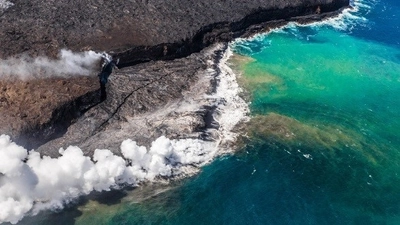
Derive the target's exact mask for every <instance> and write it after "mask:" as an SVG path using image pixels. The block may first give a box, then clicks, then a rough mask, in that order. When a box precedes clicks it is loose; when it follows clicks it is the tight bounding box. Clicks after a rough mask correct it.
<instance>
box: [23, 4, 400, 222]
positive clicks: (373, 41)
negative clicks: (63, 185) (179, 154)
mask: <svg viewBox="0 0 400 225" xmlns="http://www.w3.org/2000/svg"><path fill="white" fill-rule="evenodd" d="M361 3H362V4H361ZM353 4H355V5H357V9H358V11H357V12H352V15H353V16H352V17H351V18H347V19H346V18H344V19H342V20H340V21H336V22H335V21H332V22H331V23H332V24H335V23H336V26H334V27H332V26H327V25H309V26H296V25H289V26H287V27H285V28H283V29H280V30H277V31H274V32H272V33H269V34H266V35H261V36H257V37H256V38H254V39H251V40H238V41H237V42H235V43H233V44H232V46H231V48H232V51H233V53H234V54H233V56H232V57H231V59H230V61H229V62H230V63H231V65H232V68H234V70H235V71H236V72H237V73H238V74H241V75H240V79H239V80H240V84H241V85H242V86H243V87H244V88H245V90H246V95H245V96H246V98H247V100H248V101H250V102H251V104H250V108H251V117H252V120H251V121H250V123H249V126H248V127H247V128H246V129H247V130H246V132H247V135H248V137H246V138H243V140H242V141H241V143H242V144H241V146H240V147H239V148H240V149H238V152H237V153H236V154H234V155H230V156H224V157H221V158H218V159H216V160H215V161H214V162H213V163H211V164H210V165H208V166H206V167H204V168H203V170H202V172H201V173H199V174H198V175H196V176H195V177H192V178H188V179H186V180H183V181H180V182H179V183H177V184H176V185H173V186H172V187H171V186H169V188H168V189H167V190H164V189H163V188H160V190H163V191H162V193H158V194H157V195H154V196H152V197H150V198H147V199H146V200H142V201H128V200H126V201H121V200H120V199H119V198H117V200H116V202H112V199H111V198H110V199H106V200H105V201H104V202H102V203H98V202H92V201H89V202H88V203H87V204H85V206H81V207H80V208H79V210H78V209H75V208H72V209H67V210H64V211H62V212H60V213H50V214H49V215H47V214H43V215H44V216H43V215H42V214H41V216H39V217H34V218H25V219H24V220H23V221H22V222H21V224H110V225H111V224H113V225H114V224H115V225H121V224H192V225H194V224H271V225H286V224H290V225H291V224H293V225H295V224H296V225H303V224H304V225H305V224H310V225H311V224H312V225H314V224H315V225H320V224H355V225H356V224H362V225H369V224H371V225H372V224H400V137H399V134H400V28H399V27H400V17H399V16H400V2H399V1H397V0H379V1H372V0H370V1H368V0H365V1H363V2H353ZM342 22H343V23H342ZM339 27H340V29H339ZM114 197H115V196H114Z"/></svg>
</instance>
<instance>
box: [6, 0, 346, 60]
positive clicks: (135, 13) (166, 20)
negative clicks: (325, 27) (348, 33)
mask: <svg viewBox="0 0 400 225" xmlns="http://www.w3.org/2000/svg"><path fill="white" fill-rule="evenodd" d="M12 2H13V3H14V6H12V7H10V8H9V9H7V10H6V11H5V12H4V14H3V15H1V17H0V24H1V26H0V43H7V44H2V47H1V48H0V58H4V57H7V56H10V55H15V54H19V53H22V52H29V53H31V54H39V53H45V54H53V55H55V54H56V53H57V52H58V51H59V49H60V48H69V49H73V50H84V49H95V50H106V51H110V50H114V51H118V52H119V51H124V50H126V49H128V48H133V47H138V46H156V45H160V44H173V43H180V42H190V41H191V40H192V39H195V38H200V37H199V36H198V35H200V36H201V33H204V31H205V30H207V29H210V25H211V26H213V25H214V26H222V25H226V24H230V25H229V29H231V30H232V31H233V32H237V31H238V30H239V29H242V28H243V26H248V25H251V24H257V23H261V22H265V21H268V20H276V19H284V20H285V19H287V18H289V17H293V16H299V15H309V14H313V13H315V12H316V10H317V8H318V7H320V9H321V13H323V12H331V11H335V10H337V9H339V8H340V7H343V6H346V5H348V4H349V0H252V1H246V0H229V1H227V0H216V1H204V0H202V1H198V0H186V1H181V0H168V1H165V0H122V1H104V0H87V1H77V0H70V1H43V0H30V1H22V0H15V1H12ZM228 33H229V32H228ZM196 35H197V36H196ZM230 35H232V34H228V36H230ZM237 35H238V34H236V36H237ZM220 39H226V38H220ZM210 41H211V40H210Z"/></svg>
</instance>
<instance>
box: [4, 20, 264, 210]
mask: <svg viewBox="0 0 400 225" xmlns="http://www.w3.org/2000/svg"><path fill="white" fill-rule="evenodd" d="M269 29H270V28H269ZM210 49H211V50H210ZM205 51H209V52H212V53H209V55H207V54H205V55H206V56H192V57H198V58H197V59H196V60H198V59H199V58H201V60H203V63H204V62H206V64H207V66H206V68H203V69H201V71H202V72H200V73H199V72H198V71H196V73H195V74H196V75H195V76H196V79H194V83H193V84H192V85H190V87H189V89H187V90H184V91H183V92H182V96H184V100H182V99H181V100H179V101H176V100H175V101H171V102H168V104H166V105H164V106H163V107H162V108H161V109H158V110H157V111H155V112H150V113H148V112H145V113H138V115H139V116H137V115H136V113H135V117H136V118H134V119H133V118H129V117H127V116H124V119H123V120H125V121H123V122H122V123H120V122H116V121H117V120H118V121H120V118H118V119H115V118H112V117H111V118H108V119H107V123H108V124H111V125H110V126H107V127H103V128H102V129H101V130H100V132H98V134H97V135H94V136H91V137H89V138H86V140H84V142H83V144H82V142H80V144H81V145H82V146H83V148H86V149H87V148H89V147H90V146H92V148H93V146H94V145H93V143H94V142H96V143H97V142H98V141H97V140H96V139H102V137H104V136H107V135H108V134H110V133H115V131H116V130H121V132H122V133H121V136H118V135H116V136H112V137H118V138H119V139H120V138H121V137H125V136H126V135H127V132H128V131H129V133H130V134H129V135H131V132H132V129H128V130H126V129H125V130H124V128H127V127H128V126H130V125H132V124H134V123H135V122H137V121H139V120H143V121H146V123H149V121H150V124H151V123H152V124H153V125H155V126H156V127H158V128H159V127H163V129H164V128H165V125H167V126H170V128H168V129H170V130H173V129H176V127H174V125H178V126H182V123H183V124H184V125H187V127H186V128H187V129H186V130H185V129H182V127H181V128H178V129H177V130H179V131H180V132H181V133H179V132H172V133H171V132H170V130H168V129H165V130H164V131H162V132H161V133H163V132H164V133H166V134H167V136H170V137H171V139H169V143H167V145H168V146H171V147H172V149H173V150H172V152H173V154H176V155H178V156H179V158H180V160H182V159H183V161H180V162H179V163H178V164H175V166H176V165H178V167H175V168H174V165H173V164H171V165H172V167H168V170H170V171H171V173H164V174H163V172H162V173H160V174H159V175H160V177H161V179H158V178H156V177H157V176H159V175H158V174H156V175H155V176H153V175H151V179H150V180H152V179H154V178H155V180H156V181H159V182H163V181H167V180H168V179H170V178H171V177H170V176H172V177H175V178H183V177H186V176H190V175H193V174H194V173H196V172H198V170H199V168H200V167H201V166H203V165H205V164H207V163H209V162H211V161H212V160H213V159H214V158H215V157H216V156H219V155H221V154H226V153H230V152H231V150H232V149H231V147H232V145H233V144H234V141H235V139H236V137H237V135H238V134H237V133H234V132H232V130H233V129H234V128H235V126H236V125H237V124H240V123H241V122H243V121H246V120H248V117H247V114H248V112H249V111H248V107H247V103H245V102H244V100H243V99H241V98H240V97H239V95H238V94H239V92H240V88H239V86H238V84H237V82H236V77H235V74H234V73H233V72H232V70H231V69H230V68H229V67H228V66H227V64H226V62H227V60H228V59H229V57H230V54H231V52H230V50H229V48H228V47H227V44H225V45H224V44H219V45H217V46H214V47H210V48H208V49H206V50H204V51H203V52H202V53H199V55H200V54H203V53H204V52H205ZM194 55H196V54H194ZM151 63H153V62H151ZM142 66H143V67H145V66H146V65H142ZM157 66H158V65H157ZM143 67H142V68H143ZM142 68H140V66H139V69H138V70H140V69H142ZM123 72H125V71H121V72H118V74H121V73H123ZM135 72H136V71H130V70H129V69H128V71H126V74H128V79H131V78H132V77H133V74H135ZM129 74H130V75H129ZM116 75H117V74H116ZM204 77H206V78H208V79H209V80H207V79H206V80H202V78H204ZM118 79H119V78H117V79H115V80H111V82H110V87H109V88H110V89H111V90H113V88H114V89H116V88H119V87H120V85H119V84H120V83H118V82H122V81H123V79H124V78H121V79H122V80H118ZM198 84H203V85H207V84H208V85H210V84H211V87H210V86H209V87H208V88H207V87H205V86H201V87H199V86H198ZM145 85H146V86H147V85H148V84H145ZM201 88H205V90H201ZM200 90H201V91H200ZM199 91H200V92H199ZM189 92H191V93H192V94H194V95H193V96H191V95H188V93H189ZM199 93H202V95H204V99H202V100H200V101H199V99H198V97H197V96H198V95H199ZM111 95H113V92H112V93H111ZM123 97H124V98H126V95H125V96H123ZM128 97H129V96H128ZM113 100H115V99H113ZM121 101H122V100H121ZM125 101H126V99H123V101H122V103H121V102H120V103H118V104H124V103H125ZM196 101H197V104H199V102H201V104H200V108H196V107H197V106H199V105H197V106H193V105H192V103H193V102H196ZM183 102H184V103H188V104H186V105H185V104H183ZM202 104H203V105H202ZM204 104H206V105H204ZM103 107H104V108H103V109H102V110H106V111H107V110H109V109H107V105H103ZM177 107H178V108H179V107H181V108H182V109H184V110H179V109H178V108H177ZM188 107H189V108H190V110H191V113H189V115H188V111H187V109H188ZM167 108H170V111H169V112H168V113H167V116H169V118H166V117H164V118H162V119H161V121H162V123H159V122H160V119H157V120H153V121H151V119H150V120H149V118H151V117H152V116H153V117H158V116H159V115H160V113H161V112H162V113H164V114H165V110H166V109H167ZM171 109H173V110H174V112H172V111H171ZM117 110H119V112H123V111H124V108H123V106H122V105H121V107H119V108H118V109H117ZM185 110H186V111H185ZM167 111H168V110H167ZM87 113H88V115H90V113H91V110H89V111H88V112H87ZM92 113H93V111H92ZM116 113H117V112H114V113H113V116H114V115H115V114H116ZM151 114H152V115H151ZM149 116H150V117H149ZM185 116H188V117H187V118H186V119H187V120H182V123H179V122H177V121H179V118H184V117H185ZM119 117H120V116H119ZM193 118H194V119H193ZM232 118H234V119H232ZM91 119H92V118H90V117H86V118H85V117H84V118H80V119H79V120H78V121H77V122H76V123H75V124H73V125H72V128H68V129H69V130H68V131H67V133H66V134H67V135H65V136H64V137H63V138H64V140H62V143H67V144H68V145H69V144H70V143H68V142H67V141H66V140H68V132H71V133H73V132H75V131H77V130H79V127H80V125H81V124H82V123H85V121H86V122H87V121H89V120H91ZM130 119H132V120H130ZM113 120H114V121H113ZM166 122H167V123H166ZM191 122H194V123H197V124H198V125H197V126H195V127H193V125H192V124H190V123H191ZM102 124H104V122H102ZM161 125H162V126H161ZM74 126H75V127H77V130H74ZM144 126H146V124H143V126H142V128H143V127H144ZM199 127H200V128H202V129H201V130H196V129H197V128H199ZM153 128H154V127H152V128H147V129H153ZM188 130H189V131H192V133H190V132H188ZM193 131H194V132H193ZM102 132H103V133H102ZM137 132H143V130H138V131H137ZM78 135H81V133H79V134H78ZM153 135H158V134H153ZM65 137H67V138H65ZM173 137H176V138H177V139H176V140H174V139H173ZM183 138H186V139H190V140H191V141H189V142H185V141H182V140H184V139H183ZM90 139H91V140H90ZM148 139H149V138H148ZM178 139H179V140H178ZM124 140H125V139H124ZM153 140H154V139H153ZM193 140H197V141H193ZM167 142H168V141H167ZM59 143H60V142H57V140H55V141H51V142H49V143H48V144H46V145H44V146H42V147H41V149H40V150H39V151H41V153H44V154H45V155H50V156H55V155H54V150H53V152H46V149H50V148H51V146H57V145H58V144H59ZM73 143H74V142H73ZM78 143H79V142H78ZM143 143H145V144H147V147H148V150H147V152H150V151H151V147H150V146H149V145H148V144H150V143H149V140H143ZM9 144H10V143H9ZM108 144H109V143H108ZM135 144H136V142H135ZM112 145H115V143H112ZM199 145H203V147H199ZM49 146H50V147H49ZM58 146H59V145H58ZM103 146H107V143H105V145H103ZM182 146H184V147H182ZM204 146H206V147H204ZM59 147H60V146H59ZM137 147H139V148H140V145H137ZM96 148H97V147H96ZM100 149H103V148H102V147H101V148H100ZM142 149H143V148H142ZM198 149H201V150H200V151H198ZM210 149H211V150H210ZM111 150H112V151H113V152H114V153H117V154H118V153H119V154H118V155H120V154H121V153H120V152H119V150H118V149H115V146H114V149H111ZM66 151H67V150H66ZM93 151H94V150H91V151H90V150H89V151H87V150H84V151H83V152H84V155H85V156H84V155H83V154H82V156H84V157H86V156H87V155H89V156H90V155H92V156H93V154H95V151H94V152H93ZM61 152H63V151H61ZM31 153H32V152H31ZM164 153H165V152H163V153H161V154H160V152H157V153H156V154H155V155H157V157H159V156H167V155H166V154H169V153H171V152H167V153H166V154H164ZM63 154H65V152H63ZM163 154H164V155H163ZM173 154H172V155H173ZM182 154H183V155H185V154H186V155H190V156H191V158H190V159H188V160H187V161H185V159H184V157H183V155H182ZM196 154H197V156H201V158H196ZM124 156H125V158H127V156H126V155H124ZM169 156H171V155H169ZM117 157H118V156H117ZM95 158H96V156H95ZM46 159H47V158H46ZM132 159H133V158H131V160H132ZM160 160H163V159H162V157H161V159H160ZM164 160H165V158H164ZM166 165H167V164H166ZM141 166H143V165H141ZM139 170H140V169H139ZM179 170H180V171H179ZM142 176H144V177H143V178H142V179H143V180H142V182H143V181H144V180H145V179H144V178H145V175H143V174H141V175H140V178H141V177H142ZM140 178H139V179H133V180H134V181H133V182H132V180H131V181H130V182H131V184H134V185H137V184H139V183H140ZM165 178H167V179H165ZM116 180H118V179H116ZM122 180H123V179H122ZM136 181H139V183H136ZM128 183H129V182H128ZM107 188H109V187H107ZM107 188H105V189H104V190H107ZM78 196H79V195H78ZM76 197H77V196H75V194H74V196H72V198H76ZM67 199H69V197H68V198H67ZM45 201H46V200H45ZM51 201H53V200H51ZM63 201H64V200H63ZM69 201H72V200H67V201H66V202H69ZM35 204H40V202H36V203H35ZM58 204H59V203H58V202H56V205H57V206H58V207H59V205H58ZM36 207H37V205H36ZM52 207H53V206H52V205H51V204H49V205H47V206H44V208H52ZM38 208H41V207H38ZM29 211H30V210H29ZM31 212H32V211H31ZM33 212H35V209H34V210H33Z"/></svg>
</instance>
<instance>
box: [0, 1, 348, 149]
mask: <svg viewBox="0 0 400 225" xmlns="http://www.w3.org/2000/svg"><path fill="white" fill-rule="evenodd" d="M13 3H14V6H12V7H10V8H9V9H7V10H5V11H4V12H3V14H2V15H0V24H1V26H0V43H7V44H2V46H1V47H0V58H5V57H8V56H11V55H15V54H20V53H28V54H31V55H42V54H46V55H50V56H55V55H56V54H57V53H58V51H59V50H60V49H61V48H69V49H72V50H76V51H82V50H89V49H93V50H99V51H100V50H101V51H103V50H104V51H108V52H110V51H112V52H114V53H113V54H114V55H117V56H118V57H120V58H121V63H120V66H121V67H127V66H130V68H125V69H123V70H121V71H119V72H118V73H115V74H114V75H112V76H115V77H116V78H115V79H112V80H111V82H109V84H108V86H107V90H108V92H109V95H108V98H107V100H106V101H105V102H103V103H101V104H98V103H99V100H98V99H97V98H98V97H99V96H98V92H97V91H96V87H97V80H96V77H95V75H96V74H93V76H92V78H89V81H92V82H94V83H95V84H96V85H90V84H88V85H87V88H86V89H85V85H82V82H81V81H80V80H79V79H75V80H68V82H67V83H65V82H63V81H62V80H61V79H55V80H51V81H49V82H48V83H46V81H40V82H41V83H45V84H44V85H43V86H44V87H45V88H44V89H45V90H60V87H59V86H60V85H64V86H65V85H67V87H62V89H63V90H64V88H66V90H68V91H67V92H66V93H65V92H63V93H62V96H63V97H62V100H60V99H58V97H57V95H54V94H48V93H47V92H46V93H47V94H46V93H44V91H43V90H42V89H41V88H40V89H35V90H33V92H34V93H36V94H37V95H32V92H29V91H27V92H26V93H25V95H24V94H23V96H21V97H18V98H12V96H11V95H5V96H4V99H3V98H2V99H0V102H7V104H1V105H0V112H7V118H5V119H4V118H3V120H2V121H0V123H1V124H0V127H1V129H0V131H1V132H7V133H11V134H12V137H13V138H14V139H15V140H17V141H18V142H19V143H21V144H24V145H26V146H27V147H28V148H37V147H40V146H41V145H43V144H45V143H46V142H48V141H49V140H51V139H54V138H57V139H56V140H54V141H51V142H49V143H47V144H45V145H43V146H41V147H40V148H39V149H40V150H41V151H42V152H44V153H46V154H49V155H56V152H54V150H57V149H58V148H59V147H66V146H68V145H70V144H74V145H78V146H81V147H83V148H84V149H85V150H86V149H89V148H90V149H92V150H93V149H94V148H96V147H100V148H109V149H113V150H115V151H118V146H119V144H120V143H121V141H122V140H124V139H126V138H134V139H137V140H138V141H139V143H142V144H149V141H151V140H153V139H154V138H155V137H157V136H159V135H167V136H169V137H174V138H182V137H194V138H199V137H202V138H207V137H208V134H204V132H203V131H202V129H203V128H204V127H206V125H205V124H206V121H205V120H206V117H207V115H209V114H210V109H212V107H210V106H207V105H203V106H202V107H200V108H199V109H198V110H197V111H196V113H192V114H191V115H188V114H185V115H186V116H188V117H190V119H189V120H190V121H192V122H191V125H187V124H186V125H185V124H184V123H185V122H184V121H183V122H182V123H183V125H181V126H174V125H173V124H174V123H173V121H175V120H176V119H177V118H181V117H182V115H181V114H176V113H175V112H173V111H168V113H167V114H168V115H167V116H166V117H165V115H162V116H161V115H160V114H157V113H156V114H154V111H156V110H160V109H161V110H167V109H168V110H169V108H170V106H169V105H168V104H170V103H171V102H175V103H174V104H178V103H176V102H179V101H180V100H182V99H183V98H184V96H185V95H186V94H187V92H190V90H193V85H195V84H196V82H197V81H198V80H199V79H200V78H201V73H203V72H204V71H205V70H206V69H207V68H206V66H205V64H206V61H207V60H211V59H210V58H207V57H209V56H207V57H206V56H204V55H202V54H197V53H196V52H200V51H201V50H202V49H204V48H206V47H207V46H210V45H211V44H213V43H216V42H226V41H230V40H232V39H233V38H236V37H240V36H248V35H251V34H254V33H256V32H260V31H265V30H268V29H269V28H271V27H276V26H279V25H283V24H285V23H287V22H288V21H293V20H296V21H300V22H307V21H313V20H320V19H323V18H324V17H326V16H331V15H333V14H335V13H337V10H339V9H340V8H342V7H346V6H348V5H349V0H302V1H300V0H299V1H294V0H274V1H273V0H254V1H245V0H231V1H225V0H217V1H195V0H190V1H178V0H169V1H164V0H153V1H151V0H124V1H103V0H88V1H76V0H71V1H43V0H30V1H22V0H15V1H13ZM193 53H196V54H193ZM184 57H186V58H184ZM177 58H182V59H179V60H178V59H177ZM172 59H177V60H174V61H167V62H163V61H158V62H150V61H153V60H172ZM143 62H148V63H145V64H139V63H143ZM136 64H139V65H136ZM133 65H136V66H133ZM132 66H133V67H132ZM141 76H143V77H142V78H141ZM208 82H212V79H211V80H209V81H208ZM32 83H33V84H35V82H28V84H26V82H25V83H24V82H17V83H16V85H11V86H10V85H8V83H7V81H5V82H4V83H0V85H2V86H6V87H7V91H8V92H12V93H14V92H15V91H14V89H17V90H18V89H19V88H21V87H29V86H32ZM208 85H209V86H211V84H210V83H208ZM165 87H171V88H165ZM160 88H161V89H160ZM3 89H4V88H3ZM205 89H207V87H205ZM202 91H207V90H202ZM20 93H24V92H23V91H22V92H20ZM127 93H128V94H127ZM184 93H186V94H184ZM192 94H193V93H192ZM42 95H43V96H44V97H43V98H42V97H40V98H35V96H42ZM10 96H11V97H10ZM21 99H22V100H21ZM32 99H34V101H30V100H32ZM16 101H17V102H16ZM18 101H24V102H28V103H29V102H32V103H29V104H20V102H18ZM50 103H51V104H50ZM13 105H17V106H18V107H21V105H22V106H23V107H25V108H27V109H29V110H27V111H26V113H25V114H24V115H22V114H21V112H19V110H20V109H22V108H16V109H14V110H10V106H11V107H12V106H13ZM36 106H37V107H36ZM46 106H48V107H46ZM35 107H36V108H35ZM38 107H42V108H38ZM174 107H175V106H174ZM14 111H15V113H14V114H15V115H14V114H13V113H12V112H14ZM10 112H11V113H10ZM146 113H147V114H152V117H160V118H164V119H163V121H167V122H165V124H164V122H163V123H161V122H160V120H158V119H157V118H150V117H145V116H143V115H146ZM49 115H51V116H49ZM15 118H17V119H15ZM32 118H33V119H32ZM9 121H16V122H13V123H12V127H11V128H10V126H9ZM132 121H135V123H137V122H138V121H141V122H140V123H139V124H140V125H141V126H142V127H143V129H139V128H138V129H136V128H135V129H132V128H131V127H130V126H129V124H132ZM143 121H145V122H143ZM168 121H169V122H168ZM149 124H150V125H149ZM145 127H148V128H145ZM151 129H153V130H151ZM132 135H133V136H132ZM110 136H113V137H114V138H113V140H112V141H108V140H110V139H109V138H108V139H107V137H110ZM88 154H89V153H88Z"/></svg>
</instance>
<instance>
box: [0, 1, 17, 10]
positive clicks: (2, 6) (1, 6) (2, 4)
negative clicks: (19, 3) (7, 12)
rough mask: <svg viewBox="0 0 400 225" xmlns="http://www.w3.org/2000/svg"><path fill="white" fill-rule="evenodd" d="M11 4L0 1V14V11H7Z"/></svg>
mask: <svg viewBox="0 0 400 225" xmlns="http://www.w3.org/2000/svg"><path fill="white" fill-rule="evenodd" d="M13 5H14V4H13V3H12V2H9V1H6V0H0V12H1V10H2V9H8V8H9V7H11V6H13Z"/></svg>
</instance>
